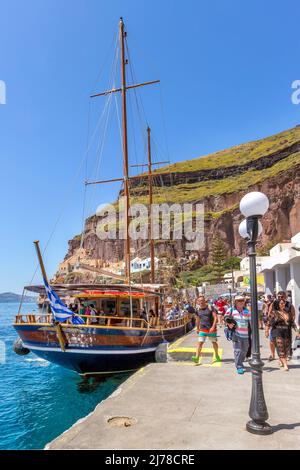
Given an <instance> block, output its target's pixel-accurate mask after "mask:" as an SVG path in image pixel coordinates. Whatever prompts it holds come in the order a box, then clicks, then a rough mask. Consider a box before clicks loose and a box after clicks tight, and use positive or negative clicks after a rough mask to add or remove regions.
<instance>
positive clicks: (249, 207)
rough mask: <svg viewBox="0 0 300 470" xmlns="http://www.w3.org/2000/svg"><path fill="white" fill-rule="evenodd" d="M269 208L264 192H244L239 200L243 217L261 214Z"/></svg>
mask: <svg viewBox="0 0 300 470" xmlns="http://www.w3.org/2000/svg"><path fill="white" fill-rule="evenodd" d="M268 208H269V199H268V198H267V196H266V195H265V194H264V193H260V192H259V191H253V192H251V193H248V194H246V195H245V196H244V197H243V198H242V199H241V202H240V211H241V213H242V214H243V215H244V216H245V217H251V216H255V215H256V216H262V215H264V214H265V213H266V212H267V210H268Z"/></svg>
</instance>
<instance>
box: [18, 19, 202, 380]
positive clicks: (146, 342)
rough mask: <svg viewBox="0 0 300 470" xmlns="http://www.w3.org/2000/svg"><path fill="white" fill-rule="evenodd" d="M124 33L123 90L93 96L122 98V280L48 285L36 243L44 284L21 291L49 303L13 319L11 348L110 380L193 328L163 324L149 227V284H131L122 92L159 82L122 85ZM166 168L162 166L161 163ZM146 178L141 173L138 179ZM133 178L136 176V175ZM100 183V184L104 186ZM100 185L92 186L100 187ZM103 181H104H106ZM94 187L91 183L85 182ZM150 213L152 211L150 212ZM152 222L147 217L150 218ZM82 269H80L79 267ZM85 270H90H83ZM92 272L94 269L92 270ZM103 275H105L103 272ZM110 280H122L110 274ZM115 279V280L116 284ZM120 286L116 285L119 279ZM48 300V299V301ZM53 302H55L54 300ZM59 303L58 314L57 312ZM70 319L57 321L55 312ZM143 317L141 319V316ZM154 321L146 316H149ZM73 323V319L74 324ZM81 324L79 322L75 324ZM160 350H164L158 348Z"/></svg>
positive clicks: (184, 317) (184, 321)
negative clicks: (74, 308)
mask: <svg viewBox="0 0 300 470" xmlns="http://www.w3.org/2000/svg"><path fill="white" fill-rule="evenodd" d="M125 37H126V33H125V31H124V23H123V20H122V18H121V19H120V23H119V40H120V51H121V81H122V84H121V87H120V88H114V89H112V90H109V91H107V92H104V93H99V94H97V95H93V96H100V95H107V94H108V93H115V92H121V94H122V119H123V122H122V124H123V125H122V129H123V173H124V174H123V178H119V179H114V180H111V181H116V180H122V181H123V182H124V195H125V196H126V198H127V199H126V200H127V207H126V209H125V210H126V213H125V214H126V215H125V229H126V234H127V237H126V239H125V243H124V261H125V270H124V271H125V278H124V282H123V283H122V284H117V283H115V284H52V285H51V284H50V283H48V280H47V275H46V271H45V268H44V264H43V260H42V256H41V252H40V249H39V244H38V242H35V245H36V249H37V254H38V258H39V262H40V266H41V271H42V274H43V278H44V282H45V285H44V286H43V285H40V286H28V287H26V288H25V290H28V291H31V292H35V293H37V294H39V296H40V298H41V299H44V298H47V294H48V298H49V302H48V307H49V306H50V307H51V310H52V312H51V310H50V312H49V309H48V311H46V312H41V313H40V312H34V313H28V314H25V315H24V314H22V313H21V309H19V313H18V314H17V316H16V319H15V322H14V325H13V326H14V328H15V329H16V331H17V333H18V335H19V340H18V341H17V344H16V346H15V351H16V352H17V353H18V354H26V353H28V352H29V351H32V352H33V353H35V354H36V355H37V356H39V357H41V358H43V359H46V360H48V361H50V362H54V363H55V364H59V365H61V366H63V367H66V368H69V369H72V370H74V371H76V372H78V373H80V374H84V375H89V374H93V375H94V374H102V375H110V374H115V373H119V372H126V371H133V370H136V369H138V368H139V367H141V366H143V365H144V364H146V363H148V362H151V361H153V360H155V356H156V353H157V352H158V351H159V348H160V347H161V346H160V345H163V346H164V345H166V343H168V342H171V341H174V340H176V339H177V338H179V337H181V336H182V335H184V334H185V333H187V332H188V331H189V330H191V329H192V328H193V326H194V325H193V321H192V318H191V315H190V314H189V313H187V312H185V313H184V312H182V313H181V314H180V315H178V317H177V318H173V319H169V320H166V319H165V317H164V315H162V312H163V311H164V288H163V287H164V286H162V285H157V284H155V262H154V240H153V237H152V235H151V220H150V223H149V232H150V235H149V238H150V242H149V244H150V255H151V285H147V286H143V285H137V284H133V283H132V281H131V273H130V267H131V264H130V237H129V229H128V227H129V216H128V214H129V197H130V194H129V184H128V183H129V180H130V176H129V174H128V149H127V118H126V91H127V90H128V89H131V88H134V87H138V86H143V85H147V84H152V83H157V82H158V80H156V81H153V82H146V83H144V84H137V85H129V86H127V85H126V73H125V70H126V68H125V65H126V64H127V59H126V58H125V46H124V40H125ZM147 134H148V170H149V171H148V178H149V205H150V207H151V204H152V161H151V148H150V128H149V127H148V128H147ZM159 163H165V162H159ZM141 177H142V178H145V173H144V174H143V175H142V176H141ZM135 178H136V176H135ZM102 182H103V181H102ZM102 182H99V181H98V182H94V183H93V184H95V183H102ZM104 182H107V181H104ZM89 184H92V183H89ZM150 213H151V211H150ZM150 217H151V215H150ZM81 267H82V268H84V265H82V266H81ZM87 269H91V267H89V266H87ZM95 271H97V270H96V268H95ZM101 275H103V270H101ZM110 277H111V278H115V279H116V278H119V277H120V276H116V275H113V274H112V275H111V276H110ZM118 280H119V279H118ZM119 281H120V280H119ZM67 298H72V299H73V302H75V303H77V305H79V306H80V305H82V306H84V307H85V308H86V307H89V306H93V310H92V312H93V314H89V315H84V314H82V312H80V310H79V311H77V312H76V317H75V318H74V315H75V314H72V311H71V310H70V309H69V310H67V307H66V305H65V304H63V303H62V302H61V300H60V299H67ZM51 299H52V300H51ZM53 299H54V300H53ZM55 302H57V303H58V306H59V307H58V309H57V308H56V307H55V305H54V304H55ZM60 310H61V311H63V312H67V311H68V312H69V313H70V314H69V315H68V316H66V317H65V318H64V320H62V319H58V318H57V316H56V315H55V312H57V311H58V312H59V311H60ZM141 312H144V315H143V316H141ZM150 312H151V313H152V317H151V318H150V317H149V313H150ZM72 320H77V321H76V322H75V321H72ZM79 320H80V321H79ZM161 349H162V347H161Z"/></svg>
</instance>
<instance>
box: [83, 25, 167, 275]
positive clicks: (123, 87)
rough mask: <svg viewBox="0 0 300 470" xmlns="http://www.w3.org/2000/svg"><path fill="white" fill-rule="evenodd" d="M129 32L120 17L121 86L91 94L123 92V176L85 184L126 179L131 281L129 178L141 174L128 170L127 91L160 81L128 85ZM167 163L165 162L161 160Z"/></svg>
mask: <svg viewBox="0 0 300 470" xmlns="http://www.w3.org/2000/svg"><path fill="white" fill-rule="evenodd" d="M126 36H127V33H126V32H125V31H124V22H123V18H120V21H119V42H120V51H121V88H113V89H112V90H107V91H104V92H101V93H96V94H93V95H91V98H96V97H97V96H107V95H108V94H110V93H119V92H121V93H122V135H123V138H122V146H123V178H114V179H110V180H103V181H90V182H89V181H86V182H85V184H86V185H88V184H101V183H109V182H113V181H124V196H125V208H124V209H125V217H124V219H125V220H124V222H125V243H124V260H125V280H126V282H127V283H128V284H129V283H130V237H129V208H130V200H129V180H130V179H134V178H140V177H141V176H132V177H129V172H128V139H127V106H126V91H127V90H131V89H133V88H139V87H143V86H145V85H152V84H154V83H159V80H152V81H151V82H144V83H136V84H133V85H128V86H127V85H126V64H127V59H126V58H125V38H126ZM159 163H165V162H159Z"/></svg>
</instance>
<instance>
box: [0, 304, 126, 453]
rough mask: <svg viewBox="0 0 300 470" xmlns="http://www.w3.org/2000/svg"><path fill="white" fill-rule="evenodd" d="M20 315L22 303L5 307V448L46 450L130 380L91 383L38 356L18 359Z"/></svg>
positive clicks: (0, 407) (0, 362) (1, 436)
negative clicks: (15, 347)
mask: <svg viewBox="0 0 300 470" xmlns="http://www.w3.org/2000/svg"><path fill="white" fill-rule="evenodd" d="M33 309H35V310H36V305H35V304H24V306H23V309H22V312H23V313H26V311H27V312H28V311H32V310H33ZM17 311H18V305H17V304H14V303H11V304H0V320H1V323H0V325H1V326H0V341H1V342H0V449H25V450H27V449H43V448H44V446H45V444H47V443H48V442H50V441H51V440H53V439H54V438H55V437H57V436H58V435H59V434H61V433H62V432H64V431H65V430H66V429H68V428H69V427H70V426H72V424H74V423H75V422H76V421H77V420H78V419H80V418H82V417H83V416H86V415H87V414H88V413H90V412H91V411H92V410H93V409H94V408H95V407H96V405H97V404H98V403H99V402H100V401H101V400H103V399H105V398H106V397H107V396H108V395H110V394H111V393H112V392H113V391H114V390H115V389H116V388H117V387H118V386H119V385H120V383H122V381H124V380H125V379H126V378H127V377H128V375H124V374H122V375H121V374H119V375H116V376H114V377H111V378H108V379H102V380H101V379H97V381H96V379H90V380H89V381H88V382H87V381H83V379H82V378H81V377H80V376H79V375H77V374H76V373H74V372H72V371H69V370H67V369H63V368H62V367H59V366H56V365H54V364H51V363H49V362H47V361H45V360H43V359H39V358H38V357H36V356H35V355H34V354H32V353H30V354H28V355H27V356H17V354H15V353H14V352H13V349H12V346H13V342H14V340H15V339H16V337H17V334H16V332H15V330H14V329H13V328H12V326H11V324H12V322H13V320H14V316H15V314H16V313H17ZM4 349H5V351H4Z"/></svg>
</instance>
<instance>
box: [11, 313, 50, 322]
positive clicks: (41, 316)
mask: <svg viewBox="0 0 300 470" xmlns="http://www.w3.org/2000/svg"><path fill="white" fill-rule="evenodd" d="M51 322H52V314H51V313H35V312H34V313H28V314H26V315H25V314H22V313H19V314H18V315H16V319H15V323H51Z"/></svg>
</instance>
